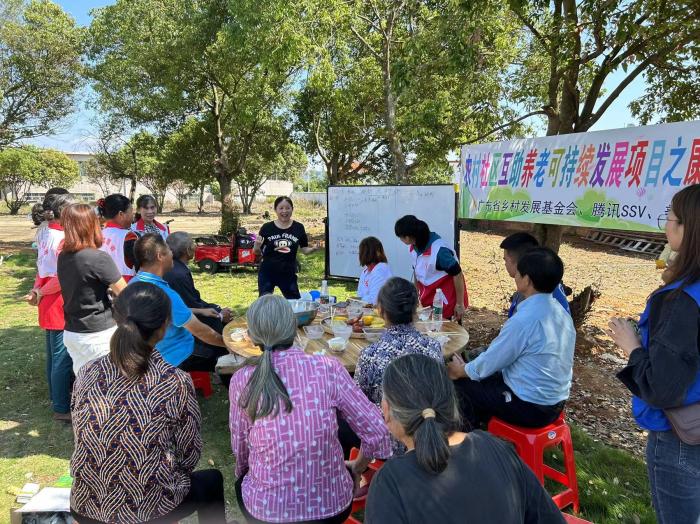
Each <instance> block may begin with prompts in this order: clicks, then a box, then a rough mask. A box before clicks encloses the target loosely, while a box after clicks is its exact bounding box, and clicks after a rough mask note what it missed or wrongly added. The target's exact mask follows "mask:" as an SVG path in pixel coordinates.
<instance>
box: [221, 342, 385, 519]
mask: <svg viewBox="0 0 700 524" xmlns="http://www.w3.org/2000/svg"><path fill="white" fill-rule="evenodd" d="M272 362H273V365H274V367H275V371H276V372H277V374H278V375H279V377H280V379H281V380H282V382H283V383H284V384H285V386H286V388H287V392H288V393H289V397H290V399H291V401H292V405H293V409H292V411H291V412H290V413H287V412H285V411H284V409H280V413H279V414H278V415H277V416H276V417H274V418H271V417H265V418H263V419H258V420H256V421H255V423H251V421H250V418H249V417H248V415H247V414H246V413H245V411H244V410H243V409H241V407H240V406H239V405H238V401H239V398H240V395H241V393H242V392H243V391H244V389H245V387H246V385H247V383H248V380H249V378H250V377H251V375H252V374H253V372H254V371H255V368H253V367H250V366H249V367H245V368H243V369H241V370H239V371H238V372H237V373H236V374H235V375H234V376H233V377H232V379H231V384H230V386H229V397H230V401H231V413H230V419H229V425H230V429H231V448H232V449H233V453H234V454H235V455H236V476H237V477H240V475H244V474H245V478H244V479H243V485H242V491H243V503H244V504H245V506H246V508H247V509H248V511H249V512H250V513H251V514H252V515H253V516H254V517H256V518H258V519H260V520H264V521H268V522H293V521H299V520H314V519H323V518H327V517H331V516H333V515H337V514H338V513H340V512H341V511H343V510H344V509H345V508H347V507H348V506H349V505H350V502H351V500H352V491H353V481H352V477H351V476H350V473H349V472H348V470H347V468H346V467H345V461H344V460H343V451H342V448H341V446H340V442H339V441H338V419H337V416H338V415H340V416H342V417H343V418H344V419H345V420H346V421H347V422H348V424H349V425H350V427H352V429H353V431H355V433H357V435H358V436H359V437H360V439H361V441H362V451H363V453H364V454H365V455H366V456H368V457H372V458H375V457H377V458H386V457H388V456H389V455H390V454H391V440H390V438H389V433H388V431H387V429H386V427H385V426H384V421H383V419H382V415H381V412H380V411H379V408H377V406H375V405H374V404H372V403H371V402H370V401H369V400H368V399H367V397H366V396H365V395H364V394H363V393H362V391H361V390H360V388H359V387H358V386H357V385H356V384H355V382H354V381H353V380H352V378H351V377H350V375H349V374H348V372H347V371H346V370H345V368H344V367H343V366H342V364H341V363H340V362H339V361H338V360H336V359H334V358H332V357H322V356H316V355H307V354H305V353H304V352H303V351H302V350H301V349H298V348H295V347H292V348H290V349H287V350H286V351H275V352H274V353H273V354H272Z"/></svg>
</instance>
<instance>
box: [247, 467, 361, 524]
mask: <svg viewBox="0 0 700 524" xmlns="http://www.w3.org/2000/svg"><path fill="white" fill-rule="evenodd" d="M244 478H245V475H241V476H240V477H239V478H238V480H236V499H237V500H238V507H239V508H241V513H243V516H244V517H245V520H246V522H248V524H267V522H266V521H264V520H258V519H256V518H255V517H254V516H253V515H251V514H250V513H249V512H248V510H247V509H246V507H245V505H244V504H243V489H242V486H243V479H244ZM351 510H352V503H350V505H349V506H348V507H347V508H346V509H345V510H343V511H341V512H340V513H338V514H337V515H333V516H332V517H326V518H325V519H319V520H296V521H294V524H342V523H343V522H345V521H346V520H347V519H348V517H349V516H350V511H351Z"/></svg>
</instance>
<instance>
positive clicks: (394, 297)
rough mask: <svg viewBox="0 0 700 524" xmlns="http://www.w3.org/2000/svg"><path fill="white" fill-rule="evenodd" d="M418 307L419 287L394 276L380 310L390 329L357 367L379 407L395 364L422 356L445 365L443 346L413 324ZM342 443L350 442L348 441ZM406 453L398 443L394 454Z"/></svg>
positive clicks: (366, 391)
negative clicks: (387, 375) (386, 375)
mask: <svg viewBox="0 0 700 524" xmlns="http://www.w3.org/2000/svg"><path fill="white" fill-rule="evenodd" d="M417 306H418V292H417V291H416V287H415V286H414V285H413V284H411V283H410V282H409V281H408V280H406V279H403V278H400V277H393V278H391V279H389V280H387V282H386V284H384V286H382V289H381V290H380V291H379V296H378V297H377V307H378V309H379V313H380V314H381V316H382V318H383V319H384V323H385V325H386V327H387V329H386V331H385V332H384V334H383V335H382V337H381V338H380V339H379V340H378V341H377V342H375V343H374V344H370V345H369V346H367V347H366V348H365V349H364V350H363V351H362V353H361V354H360V359H359V361H358V362H357V366H356V368H355V382H357V384H358V385H359V386H360V389H361V390H362V391H363V393H364V394H365V395H367V398H369V399H370V400H371V401H372V402H373V403H374V404H376V405H377V406H379V405H380V404H381V401H382V375H383V374H384V370H385V369H386V368H387V366H388V365H389V364H390V363H391V362H392V361H394V360H395V359H397V358H399V357H401V356H403V355H409V354H418V355H425V356H427V357H430V358H433V359H435V360H436V361H438V362H440V363H442V362H443V357H442V349H441V348H440V343H439V342H438V341H437V340H435V339H432V338H430V337H428V336H426V335H424V334H423V333H420V332H419V331H418V330H417V329H416V326H415V325H414V324H413V322H414V319H415V316H416V308H417ZM342 440H343V442H344V443H345V442H346V439H345V438H342ZM351 440H352V439H351ZM403 451H404V447H403V445H402V444H401V443H399V442H398V441H394V453H395V454H396V453H399V454H400V453H403Z"/></svg>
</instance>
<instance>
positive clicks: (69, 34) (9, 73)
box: [0, 0, 84, 149]
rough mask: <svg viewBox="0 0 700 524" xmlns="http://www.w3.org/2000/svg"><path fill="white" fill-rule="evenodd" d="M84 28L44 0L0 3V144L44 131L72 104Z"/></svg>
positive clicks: (52, 127) (54, 125)
mask: <svg viewBox="0 0 700 524" xmlns="http://www.w3.org/2000/svg"><path fill="white" fill-rule="evenodd" d="M83 49H84V31H83V30H82V29H81V28H79V27H77V26H76V24H75V21H74V20H73V19H72V18H71V17H70V16H69V15H67V14H66V13H65V12H64V11H63V10H62V9H61V8H60V7H59V6H58V5H56V4H54V3H52V2H50V1H48V0H32V1H31V2H29V3H28V4H25V3H24V2H19V1H12V2H7V3H5V2H2V7H0V149H1V148H3V147H5V146H8V145H10V144H14V143H16V142H17V141H18V140H21V139H27V138H33V137H37V136H41V135H47V134H50V133H51V132H53V131H55V130H56V129H57V126H59V125H60V123H61V121H62V120H63V119H64V118H65V117H67V116H69V115H70V114H71V113H72V112H73V110H74V106H75V93H76V91H77V89H78V87H79V86H80V85H81V82H82V80H81V78H82V77H81V71H82V66H81V54H82V52H83Z"/></svg>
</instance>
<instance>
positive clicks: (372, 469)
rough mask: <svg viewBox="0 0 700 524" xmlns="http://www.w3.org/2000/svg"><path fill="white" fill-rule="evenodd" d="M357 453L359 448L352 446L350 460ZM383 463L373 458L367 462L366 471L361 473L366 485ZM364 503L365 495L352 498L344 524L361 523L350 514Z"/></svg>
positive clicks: (355, 456)
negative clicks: (348, 514) (350, 507)
mask: <svg viewBox="0 0 700 524" xmlns="http://www.w3.org/2000/svg"><path fill="white" fill-rule="evenodd" d="M359 454H360V450H359V449H357V448H352V449H351V450H350V460H355V459H356V458H357V455H359ZM383 465H384V461H383V460H379V459H374V460H373V461H372V462H370V463H369V465H368V466H367V471H365V472H364V473H363V474H362V478H363V479H364V480H365V483H366V485H367V486H369V484H370V482H372V477H374V474H375V473H376V472H377V471H379V469H380V468H381V467H382V466H383ZM365 504H367V495H363V496H361V497H357V498H354V499H352V509H351V510H350V516H349V517H348V518H347V520H346V521H345V524H362V523H361V522H360V521H359V520H357V519H356V518H355V517H353V516H352V514H353V513H355V512H356V511H360V510H361V509H363V508H364V507H365Z"/></svg>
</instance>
